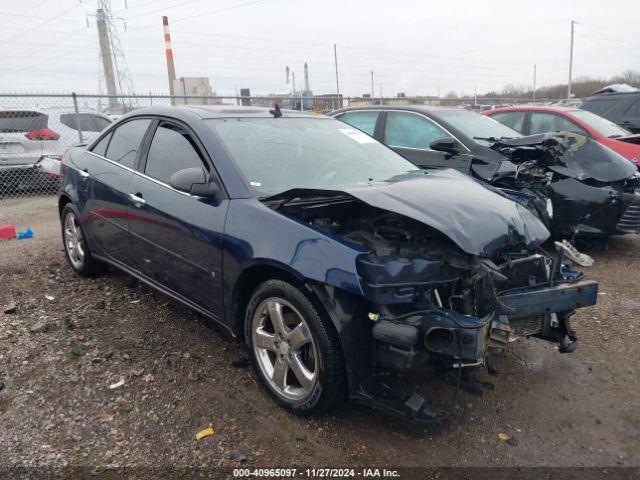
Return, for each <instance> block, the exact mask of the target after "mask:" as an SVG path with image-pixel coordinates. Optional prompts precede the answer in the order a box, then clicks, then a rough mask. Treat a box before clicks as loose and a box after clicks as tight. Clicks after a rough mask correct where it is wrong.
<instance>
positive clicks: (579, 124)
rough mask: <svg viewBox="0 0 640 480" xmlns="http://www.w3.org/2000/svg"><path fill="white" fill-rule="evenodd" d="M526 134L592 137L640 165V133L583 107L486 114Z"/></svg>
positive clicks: (527, 108) (530, 108) (501, 110)
mask: <svg viewBox="0 0 640 480" xmlns="http://www.w3.org/2000/svg"><path fill="white" fill-rule="evenodd" d="M483 114H484V115H487V116H488V117H490V118H493V119H494V120H497V121H499V122H500V123H503V124H505V125H506V126H507V127H510V128H513V129H514V130H516V131H517V132H519V133H521V134H522V135H536V134H538V133H550V132H573V133H578V134H580V135H586V136H589V137H591V138H593V139H595V140H596V141H598V142H600V143H602V144H603V145H606V146H607V147H609V148H610V149H612V150H613V151H615V152H618V153H619V154H620V155H622V156H623V157H625V158H627V159H629V160H631V161H632V162H634V163H636V164H637V161H638V159H640V134H636V135H633V134H632V133H631V132H629V131H628V130H625V129H624V128H622V127H620V126H619V125H616V124H615V123H613V122H612V121H611V120H607V119H606V118H603V117H601V116H599V115H596V114H595V113H592V112H589V111H587V110H581V109H579V108H566V107H536V106H517V107H508V108H496V109H493V110H487V111H485V112H483Z"/></svg>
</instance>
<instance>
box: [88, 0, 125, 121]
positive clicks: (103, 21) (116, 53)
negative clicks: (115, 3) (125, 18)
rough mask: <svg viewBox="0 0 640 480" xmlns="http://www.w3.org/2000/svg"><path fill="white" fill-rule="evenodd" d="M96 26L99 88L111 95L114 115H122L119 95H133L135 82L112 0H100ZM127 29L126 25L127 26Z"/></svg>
mask: <svg viewBox="0 0 640 480" xmlns="http://www.w3.org/2000/svg"><path fill="white" fill-rule="evenodd" d="M96 26H97V27H98V39H99V41H100V65H101V66H102V71H101V75H100V82H99V88H100V92H101V93H103V92H104V89H105V87H106V93H107V95H109V96H110V97H109V110H110V111H111V112H112V113H121V111H122V110H123V107H124V105H123V103H124V102H123V103H121V102H118V98H117V96H118V95H133V93H134V89H133V81H132V80H131V75H130V74H129V67H128V65H127V60H126V58H125V56H124V51H123V50H122V45H121V44H120V37H119V36H118V29H117V27H116V25H115V23H114V17H113V15H112V13H111V0H98V10H97V11H96ZM125 29H126V25H125Z"/></svg>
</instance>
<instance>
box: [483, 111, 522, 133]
mask: <svg viewBox="0 0 640 480" xmlns="http://www.w3.org/2000/svg"><path fill="white" fill-rule="evenodd" d="M525 114H526V112H497V113H494V114H493V115H491V116H490V117H491V118H493V119H494V120H497V121H498V122H500V123H502V124H504V125H506V126H507V127H511V128H513V129H514V130H515V131H516V132H519V133H524V131H523V126H524V117H525Z"/></svg>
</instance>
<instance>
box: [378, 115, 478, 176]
mask: <svg viewBox="0 0 640 480" xmlns="http://www.w3.org/2000/svg"><path fill="white" fill-rule="evenodd" d="M383 125H384V127H383V138H382V141H383V142H384V143H385V144H386V145H388V146H389V147H391V148H392V149H393V150H394V151H396V152H397V153H399V154H400V155H402V156H403V157H404V158H406V159H407V160H409V161H410V162H411V163H413V164H414V165H416V166H418V167H420V168H455V169H456V170H459V171H461V172H463V173H469V170H470V168H471V160H472V157H471V155H467V154H465V153H461V154H456V155H453V154H451V153H445V152H438V151H435V150H431V148H430V147H429V145H430V144H431V142H433V141H434V140H435V139H437V138H443V137H450V136H451V134H449V133H448V132H447V131H446V130H444V129H443V128H442V127H440V126H439V125H437V124H436V123H435V122H433V121H432V120H430V119H428V118H427V117H425V116H424V115H421V114H419V113H415V112H402V111H388V112H387V113H386V118H385V119H384V121H383ZM461 148H464V147H462V146H461Z"/></svg>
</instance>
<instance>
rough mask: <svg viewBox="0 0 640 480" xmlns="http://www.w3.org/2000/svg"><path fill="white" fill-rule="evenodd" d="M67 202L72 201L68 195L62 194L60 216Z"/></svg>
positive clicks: (59, 204)
mask: <svg viewBox="0 0 640 480" xmlns="http://www.w3.org/2000/svg"><path fill="white" fill-rule="evenodd" d="M67 203H71V199H70V198H69V197H68V196H67V195H61V196H60V200H58V216H60V215H62V210H63V209H64V207H65V206H66V205H67Z"/></svg>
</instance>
